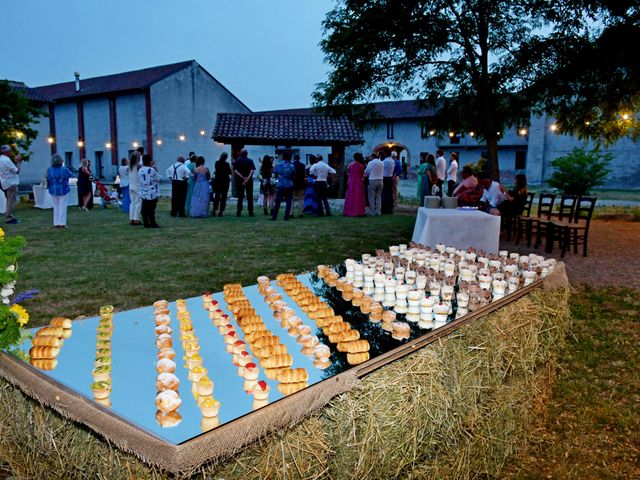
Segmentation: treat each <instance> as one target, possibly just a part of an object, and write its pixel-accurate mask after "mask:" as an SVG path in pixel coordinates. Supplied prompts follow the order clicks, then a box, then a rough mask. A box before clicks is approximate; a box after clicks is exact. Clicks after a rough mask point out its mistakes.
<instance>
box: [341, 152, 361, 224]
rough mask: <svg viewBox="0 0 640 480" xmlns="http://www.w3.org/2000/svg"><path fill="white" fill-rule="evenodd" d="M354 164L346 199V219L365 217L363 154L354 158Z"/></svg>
mask: <svg viewBox="0 0 640 480" xmlns="http://www.w3.org/2000/svg"><path fill="white" fill-rule="evenodd" d="M353 160H354V161H353V162H351V164H350V165H349V178H348V180H347V193H346V195H345V197H344V210H343V212H342V214H343V215H344V216H345V217H362V216H364V215H365V203H366V202H365V194H364V182H363V179H362V177H363V175H364V157H363V156H362V154H361V153H359V152H358V153H356V154H355V155H354V156H353Z"/></svg>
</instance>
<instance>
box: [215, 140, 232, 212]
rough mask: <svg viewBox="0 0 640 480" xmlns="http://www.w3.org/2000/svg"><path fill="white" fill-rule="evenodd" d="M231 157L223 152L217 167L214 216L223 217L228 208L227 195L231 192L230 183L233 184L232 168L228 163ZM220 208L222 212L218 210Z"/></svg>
mask: <svg viewBox="0 0 640 480" xmlns="http://www.w3.org/2000/svg"><path fill="white" fill-rule="evenodd" d="M228 157H229V155H228V154H227V152H222V153H221V154H220V158H219V159H218V161H217V162H216V166H215V178H214V180H213V212H211V215H212V216H215V215H216V211H217V212H218V216H219V217H221V216H222V214H223V213H224V209H225V207H226V206H227V194H228V192H229V183H230V182H231V166H230V165H229V162H227V158H228ZM218 207H219V208H220V210H218Z"/></svg>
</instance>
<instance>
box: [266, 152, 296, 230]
mask: <svg viewBox="0 0 640 480" xmlns="http://www.w3.org/2000/svg"><path fill="white" fill-rule="evenodd" d="M274 174H275V175H276V177H277V178H278V187H277V189H276V200H275V205H274V206H273V210H272V212H271V220H277V218H278V210H280V204H281V203H282V200H283V199H284V201H285V208H284V219H285V220H289V214H290V213H291V201H292V199H293V185H294V179H295V176H296V167H294V166H293V164H292V163H291V154H290V153H289V152H285V153H283V154H282V162H280V163H278V165H277V166H276V168H275V170H274Z"/></svg>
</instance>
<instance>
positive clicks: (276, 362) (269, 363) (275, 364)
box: [260, 353, 293, 368]
mask: <svg viewBox="0 0 640 480" xmlns="http://www.w3.org/2000/svg"><path fill="white" fill-rule="evenodd" d="M260 364H261V365H262V366H263V367H264V368H280V367H290V366H291V365H292V364H293V358H292V357H291V355H290V354H288V353H286V354H284V355H274V356H272V357H268V358H263V359H262V360H261V361H260Z"/></svg>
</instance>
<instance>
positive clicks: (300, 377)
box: [278, 368, 309, 383]
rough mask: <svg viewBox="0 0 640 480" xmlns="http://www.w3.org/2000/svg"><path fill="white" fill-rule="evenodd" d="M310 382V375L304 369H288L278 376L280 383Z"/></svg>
mask: <svg viewBox="0 0 640 480" xmlns="http://www.w3.org/2000/svg"><path fill="white" fill-rule="evenodd" d="M307 380H309V374H308V373H307V371H306V370H305V369H304V368H294V369H291V368H286V369H284V370H283V371H282V372H280V373H279V374H278V381H279V382H280V383H297V382H306V381H307Z"/></svg>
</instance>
